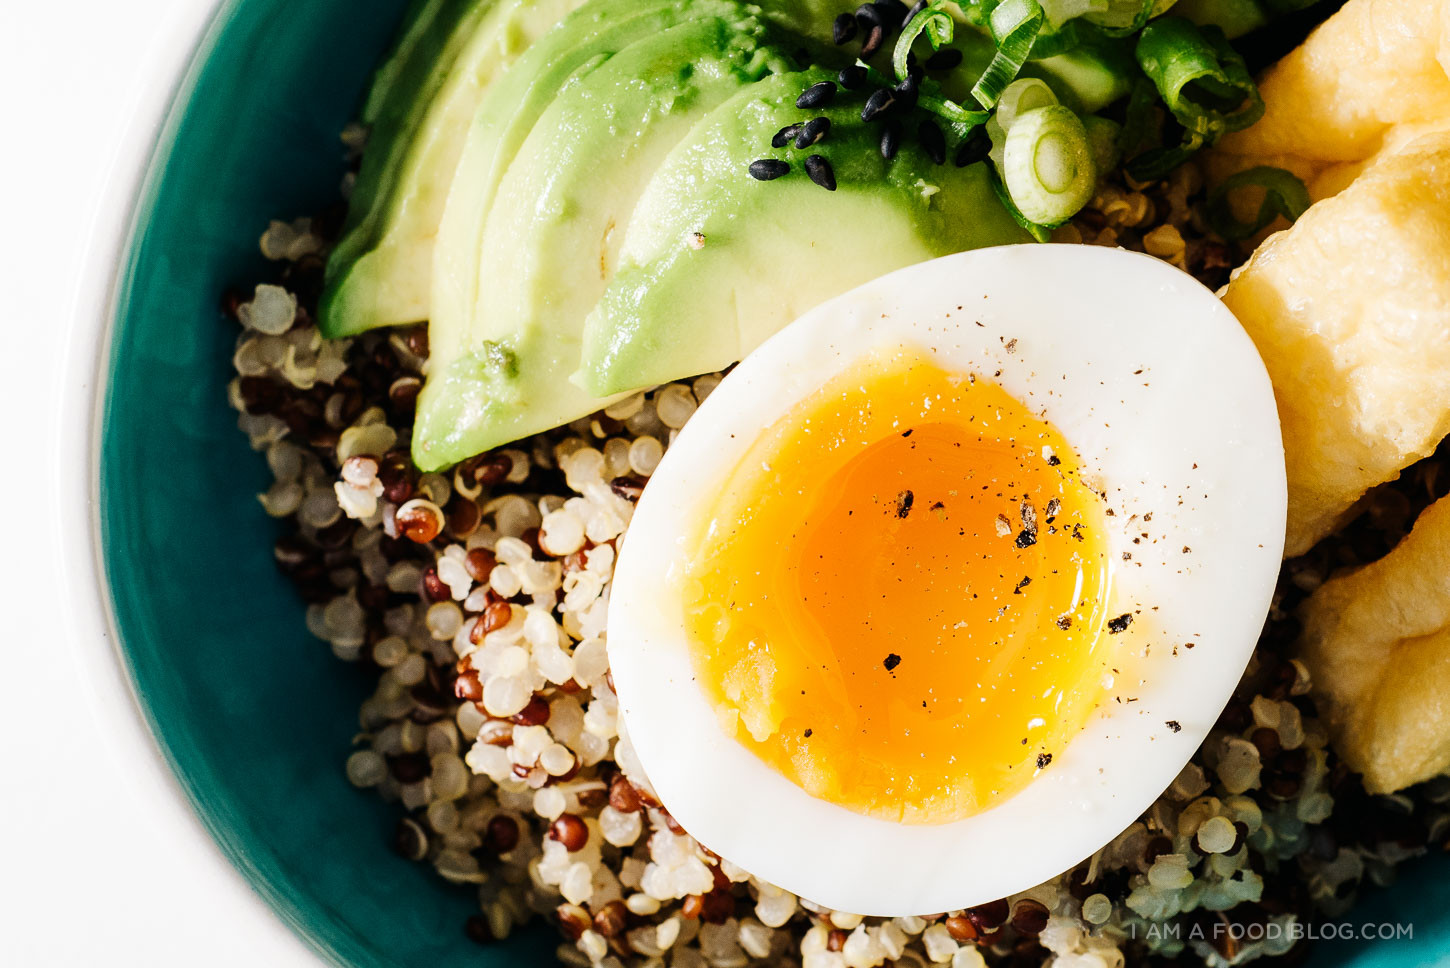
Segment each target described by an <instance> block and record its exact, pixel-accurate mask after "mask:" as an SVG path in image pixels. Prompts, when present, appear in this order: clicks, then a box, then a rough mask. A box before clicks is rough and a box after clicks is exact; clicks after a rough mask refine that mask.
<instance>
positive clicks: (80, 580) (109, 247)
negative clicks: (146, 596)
mask: <svg viewBox="0 0 1450 968" xmlns="http://www.w3.org/2000/svg"><path fill="white" fill-rule="evenodd" d="M225 6H226V2H225V0H204V2H199V3H179V4H174V5H173V7H174V10H173V12H172V13H171V14H170V15H169V16H168V17H166V18H164V19H163V21H162V22H161V23H160V25H159V26H161V27H162V29H163V30H165V32H166V37H165V38H164V42H163V43H161V44H159V45H157V48H156V50H157V51H158V54H157V58H156V60H155V61H153V62H152V63H151V64H149V65H148V67H147V70H146V72H145V79H144V81H143V83H142V85H141V91H140V94H139V97H138V98H137V100H136V102H135V103H134V104H133V106H132V110H131V117H130V119H129V122H128V124H127V126H126V128H125V133H124V135H123V136H122V139H121V142H120V144H119V145H118V147H117V150H116V153H115V155H114V156H113V157H112V159H111V161H112V166H111V171H110V173H109V175H108V176H107V178H106V179H105V187H104V190H103V191H102V193H101V201H100V204H99V206H98V208H97V210H96V212H95V213H94V218H93V221H92V222H91V224H90V226H89V231H88V232H87V233H86V234H87V237H88V242H87V243H86V244H85V246H84V250H85V251H84V255H83V260H82V265H83V267H84V268H83V271H82V273H81V276H80V278H79V279H78V280H77V285H76V288H75V290H74V295H73V297H72V304H71V307H70V312H69V314H68V315H69V328H68V330H67V339H66V346H65V360H64V363H63V365H62V369H61V373H62V383H61V388H60V410H61V412H60V418H59V428H60V433H59V437H58V440H57V445H56V456H55V463H54V466H53V467H52V471H53V473H54V480H55V481H57V482H58V487H59V491H60V494H59V502H60V507H61V508H62V509H63V511H73V510H74V509H84V513H82V514H76V513H61V514H58V515H56V525H55V527H56V528H57V530H58V532H59V533H58V545H57V547H58V548H59V551H60V565H61V571H62V577H63V580H64V582H65V585H64V587H66V588H68V589H74V590H76V594H75V595H74V597H73V598H71V599H70V601H69V603H68V604H69V607H68V608H67V609H65V610H64V611H63V614H64V615H65V621H66V623H67V626H68V628H67V641H69V642H72V643H74V645H75V648H76V650H77V653H78V654H79V656H80V658H81V659H82V663H81V664H82V666H83V668H84V670H85V671H84V676H85V683H84V685H85V688H86V691H87V692H88V694H89V695H88V699H89V701H90V711H91V713H92V715H94V717H95V719H96V721H97V722H98V723H99V724H100V726H101V727H102V728H101V729H100V730H99V732H100V733H101V739H100V742H102V743H103V744H104V745H105V747H106V748H107V753H108V754H109V755H110V756H111V757H112V759H113V760H114V761H115V762H117V763H118V764H119V765H120V766H121V767H122V772H123V773H124V774H125V775H127V776H128V778H129V779H130V780H131V781H132V782H131V786H132V793H133V794H134V796H135V797H136V798H137V800H138V801H139V802H140V803H141V804H142V806H143V807H144V808H146V809H147V811H148V812H149V813H151V814H152V816H153V818H154V819H155V820H156V821H157V822H158V824H161V825H164V827H165V829H167V830H168V831H169V832H171V834H172V836H173V838H174V842H175V845H176V847H177V849H178V850H179V851H182V852H185V853H187V854H190V855H192V856H194V857H198V858H201V857H205V858H207V859H208V860H207V862H205V864H204V868H203V869H205V870H206V871H207V874H208V877H207V881H206V882H205V883H204V884H201V885H197V886H198V887H199V888H200V889H202V890H205V891H206V892H207V899H208V903H209V905H211V906H220V907H224V908H226V909H227V910H229V911H231V912H234V914H235V916H237V917H239V918H244V919H245V921H244V924H245V927H246V928H247V930H248V931H266V932H268V933H269V934H271V935H273V936H274V937H272V938H269V939H268V940H269V942H271V943H269V944H267V945H266V948H267V950H268V951H269V952H272V953H276V952H278V951H281V952H286V953H287V954H286V961H285V963H278V962H275V961H274V962H273V964H274V965H276V966H277V968H291V966H296V968H304V966H306V968H315V966H316V965H317V964H318V963H319V956H322V955H323V952H321V951H318V950H316V949H314V948H313V947H312V945H311V944H310V943H309V942H308V941H307V939H305V938H303V937H301V936H299V935H298V934H297V933H296V932H294V931H292V930H291V929H290V928H289V927H288V925H287V924H286V923H285V922H284V920H283V918H282V917H281V916H280V915H279V913H278V912H277V911H276V910H275V909H274V908H272V907H271V905H269V904H268V903H267V902H266V900H265V899H264V898H263V896H262V895H261V894H260V893H259V892H258V890H257V889H256V887H255V886H254V885H253V884H252V883H251V882H249V881H248V880H247V878H246V877H245V876H244V875H243V874H242V872H241V871H240V870H238V869H237V868H236V867H235V866H234V865H233V864H232V863H231V861H230V860H229V858H227V856H226V855H225V853H224V852H223V849H222V847H221V845H220V844H219V843H218V842H217V841H216V840H215V839H213V837H212V836H211V834H210V833H209V832H208V831H207V829H206V827H205V825H204V824H203V823H202V820H201V818H200V817H199V816H198V815H197V813H196V812H195V811H194V810H193V808H192V805H191V803H190V801H189V800H188V799H187V796H186V794H185V792H184V791H183V789H182V785H181V782H180V780H179V779H178V777H177V776H176V774H175V773H173V772H172V770H171V768H170V767H169V765H168V764H167V762H166V759H165V757H164V755H163V753H162V751H161V747H160V745H159V743H158V742H157V739H156V737H155V736H154V735H153V734H152V732H151V729H150V727H149V726H148V725H147V723H146V720H145V717H144V715H143V714H142V711H141V705H140V701H139V699H138V697H137V694H136V690H135V684H134V682H133V681H132V680H131V677H130V674H129V673H128V672H127V670H126V666H125V663H124V660H123V658H122V656H121V652H120V645H119V642H120V640H119V637H118V635H117V629H116V623H115V615H114V614H113V612H112V609H111V593H110V585H109V583H108V582H107V580H106V573H105V568H104V566H103V564H102V561H101V535H100V516H99V508H100V502H99V488H100V476H99V468H100V434H101V415H102V413H101V412H102V407H103V405H104V401H105V396H106V389H107V383H108V380H107V377H108V373H107V370H108V361H109V359H110V349H111V333H112V321H113V320H114V318H115V313H116V297H117V286H118V281H119V273H120V269H121V260H122V258H123V257H124V256H125V254H126V252H127V251H128V247H129V245H130V242H131V240H132V238H133V236H134V234H135V230H136V220H137V217H138V207H139V205H140V202H141V193H142V191H143V189H144V186H145V181H146V177H147V175H148V173H149V172H150V171H151V170H152V168H153V166H154V165H155V164H156V162H157V161H158V160H159V157H160V153H161V151H162V150H163V149H164V148H165V145H164V143H163V138H164V136H165V134H166V131H167V122H168V119H170V118H171V117H172V114H173V111H175V110H176V109H177V108H178V107H180V101H181V98H182V96H183V95H184V94H185V93H186V91H187V89H188V87H189V84H190V82H191V80H192V79H193V78H194V76H195V72H196V70H197V68H198V67H199V62H200V59H201V58H202V56H203V55H204V53H205V52H206V51H207V50H208V49H209V45H208V44H207V43H206V41H207V39H208V38H209V37H210V36H211V35H212V34H213V32H214V31H215V30H217V29H218V28H219V27H220V25H221V21H222V13H223V9H224V7H225ZM238 926H239V927H240V926H241V925H238Z"/></svg>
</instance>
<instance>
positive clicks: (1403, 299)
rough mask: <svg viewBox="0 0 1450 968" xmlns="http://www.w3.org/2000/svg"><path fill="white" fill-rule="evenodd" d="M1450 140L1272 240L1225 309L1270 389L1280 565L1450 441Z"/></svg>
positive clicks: (1383, 167)
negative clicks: (1276, 439) (1281, 535)
mask: <svg viewBox="0 0 1450 968" xmlns="http://www.w3.org/2000/svg"><path fill="white" fill-rule="evenodd" d="M1447 265H1450V133H1441V134H1436V135H1431V136H1427V137H1424V138H1421V139H1420V140H1419V141H1416V142H1415V143H1414V144H1412V145H1409V146H1408V147H1406V148H1404V149H1403V150H1401V151H1400V152H1398V153H1396V154H1393V155H1390V156H1389V157H1386V158H1382V159H1380V160H1379V161H1378V162H1377V163H1376V164H1374V165H1372V166H1371V167H1369V168H1368V169H1366V170H1365V172H1364V173H1363V174H1362V175H1361V176H1360V177H1359V178H1358V179H1356V180H1355V181H1354V183H1353V184H1351V185H1350V186H1349V187H1348V188H1346V189H1345V190H1344V191H1343V192H1341V193H1339V194H1338V195H1336V196H1335V197H1333V198H1330V199H1326V200H1325V201H1323V202H1319V203H1318V204H1316V205H1313V206H1312V207H1311V208H1310V209H1309V210H1308V211H1307V212H1306V213H1305V214H1304V215H1303V216H1301V217H1300V219H1299V221H1298V222H1297V223H1295V225H1294V226H1293V227H1292V228H1290V229H1288V230H1286V231H1283V232H1280V233H1278V234H1276V235H1274V236H1272V237H1270V238H1269V239H1268V240H1267V241H1266V242H1265V243H1264V244H1263V245H1261V246H1260V247H1259V248H1258V250H1257V251H1256V252H1255V253H1254V254H1253V256H1252V257H1251V258H1250V259H1249V261H1248V262H1247V263H1246V264H1245V265H1244V266H1243V268H1241V269H1240V270H1239V271H1238V272H1237V273H1236V274H1235V275H1234V276H1233V279H1232V281H1231V282H1230V283H1229V285H1228V287H1227V289H1226V290H1225V292H1224V295H1223V300H1224V302H1225V304H1227V305H1228V307H1229V309H1231V310H1233V312H1234V314H1235V315H1236V316H1237V317H1238V318H1239V321H1240V322H1241V323H1242V324H1243V326H1244V328H1245V329H1246V330H1247V331H1248V333H1249V335H1250V336H1251V337H1252V338H1253V340H1254V343H1255V344H1256V345H1257V346H1258V349H1259V353H1260V355H1261V356H1262V357H1263V358H1264V363H1265V365H1266V366H1267V367H1268V370H1269V376H1270V378H1271V379H1272V380H1273V383H1274V392H1275V396H1276V398H1277V401H1278V405H1279V419H1280V422H1281V424H1282V426H1283V432H1284V457H1285V463H1286V465H1287V470H1288V483H1289V522H1288V532H1287V535H1288V536H1287V542H1286V545H1285V549H1284V553H1285V555H1286V556H1290V557H1292V556H1293V555H1297V554H1302V553H1303V552H1305V551H1307V550H1308V549H1309V548H1310V547H1311V546H1312V545H1313V544H1314V543H1315V542H1316V541H1318V540H1319V539H1320V538H1323V537H1324V536H1325V535H1327V534H1329V533H1330V532H1331V531H1333V530H1334V529H1335V528H1337V527H1338V526H1339V525H1341V524H1343V523H1344V522H1345V521H1346V520H1348V519H1349V518H1350V517H1351V516H1352V515H1353V506H1354V504H1355V502H1356V501H1357V500H1358V499H1359V498H1360V497H1361V496H1362V495H1363V494H1364V493H1365V491H1367V490H1368V489H1369V488H1371V487H1373V486H1375V485H1376V484H1381V483H1383V482H1385V481H1388V480H1392V479H1393V478H1394V477H1396V476H1397V475H1398V474H1399V472H1400V471H1401V470H1402V469H1404V468H1405V467H1407V466H1408V465H1410V464H1411V463H1413V462H1414V461H1416V460H1419V459H1420V458H1422V457H1425V456H1427V455H1428V454H1430V453H1431V452H1432V451H1434V449H1435V447H1436V445H1437V444H1438V443H1439V442H1440V440H1441V439H1443V438H1444V437H1445V435H1446V434H1447V433H1450V380H1446V378H1445V374H1446V373H1450V273H1447V272H1446V266H1447Z"/></svg>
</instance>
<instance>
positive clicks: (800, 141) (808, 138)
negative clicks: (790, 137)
mask: <svg viewBox="0 0 1450 968" xmlns="http://www.w3.org/2000/svg"><path fill="white" fill-rule="evenodd" d="M830 130H831V119H830V118H811V119H810V120H809V121H807V122H806V123H805V124H803V125H801V129H800V130H799V131H797V132H796V136H795V146H796V147H797V148H809V147H810V146H811V145H813V144H818V143H819V142H820V140H821V139H822V138H824V137H825V136H826V135H827V134H829V133H830Z"/></svg>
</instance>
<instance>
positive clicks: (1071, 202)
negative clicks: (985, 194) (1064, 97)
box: [1002, 104, 1097, 228]
mask: <svg viewBox="0 0 1450 968" xmlns="http://www.w3.org/2000/svg"><path fill="white" fill-rule="evenodd" d="M1002 181H1003V183H1004V184H1005V185H1006V188H1007V194H1008V195H1010V196H1011V197H1012V202H1013V204H1015V205H1016V206H1017V210H1018V211H1019V212H1021V213H1022V215H1023V217H1025V218H1027V219H1028V220H1029V221H1032V222H1034V223H1036V224H1038V225H1042V226H1045V227H1048V228H1051V227H1055V226H1057V225H1061V224H1062V223H1063V222H1066V221H1067V220H1068V219H1070V218H1072V216H1074V215H1076V214H1077V212H1078V211H1079V210H1080V209H1081V208H1082V207H1083V206H1084V205H1086V204H1087V203H1088V201H1089V200H1090V199H1091V198H1092V196H1093V191H1094V189H1095V188H1096V186H1097V166H1096V165H1095V164H1094V162H1093V149H1092V143H1091V141H1090V140H1089V138H1088V133H1087V129H1086V128H1084V127H1083V123H1082V121H1081V120H1079V118H1078V116H1077V115H1076V114H1073V113H1072V111H1070V110H1068V109H1067V108H1065V107H1063V106H1062V105H1060V104H1049V105H1046V106H1043V107H1037V108H1033V109H1032V110H1030V111H1026V112H1023V113H1022V114H1020V115H1018V116H1017V117H1016V118H1015V119H1014V120H1013V121H1012V123H1011V126H1010V127H1009V128H1008V129H1007V143H1006V145H1005V149H1004V151H1003V164H1002Z"/></svg>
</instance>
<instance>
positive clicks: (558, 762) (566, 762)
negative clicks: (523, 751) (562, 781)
mask: <svg viewBox="0 0 1450 968" xmlns="http://www.w3.org/2000/svg"><path fill="white" fill-rule="evenodd" d="M539 765H540V766H542V767H543V768H544V771H545V772H546V773H548V774H549V775H550V776H563V775H564V774H565V773H568V772H569V771H570V770H572V769H573V768H574V754H573V753H571V752H569V749H568V747H566V746H564V745H563V744H561V743H550V744H549V745H548V746H546V747H544V751H543V752H542V753H540V754H539Z"/></svg>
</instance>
